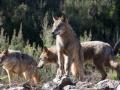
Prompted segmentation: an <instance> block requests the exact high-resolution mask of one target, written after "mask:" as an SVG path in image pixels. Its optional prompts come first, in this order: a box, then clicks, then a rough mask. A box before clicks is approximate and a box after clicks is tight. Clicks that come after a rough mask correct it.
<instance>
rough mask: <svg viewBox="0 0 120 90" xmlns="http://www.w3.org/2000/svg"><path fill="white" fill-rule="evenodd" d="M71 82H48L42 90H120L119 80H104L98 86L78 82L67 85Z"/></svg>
mask: <svg viewBox="0 0 120 90" xmlns="http://www.w3.org/2000/svg"><path fill="white" fill-rule="evenodd" d="M66 82H70V81H69V79H68V81H66V80H65V79H63V80H62V81H61V84H58V83H55V82H53V81H50V82H47V83H46V84H44V85H43V87H42V90H120V81H117V80H109V79H106V80H102V81H100V82H98V83H97V84H94V83H91V82H81V81H79V82H77V83H76V84H73V83H72V84H70V83H66Z"/></svg>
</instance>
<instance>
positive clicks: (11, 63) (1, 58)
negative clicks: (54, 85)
mask: <svg viewBox="0 0 120 90" xmlns="http://www.w3.org/2000/svg"><path fill="white" fill-rule="evenodd" d="M0 64H1V66H2V67H3V69H5V71H6V72H7V74H8V80H9V84H11V77H12V75H13V73H14V74H18V75H19V76H23V77H24V78H25V79H27V80H28V81H32V82H34V83H35V84H37V83H38V82H39V81H40V75H39V73H38V69H37V62H36V61H35V60H34V59H33V58H32V57H31V56H29V55H27V54H23V53H20V52H15V51H9V50H4V51H3V52H1V53H0Z"/></svg>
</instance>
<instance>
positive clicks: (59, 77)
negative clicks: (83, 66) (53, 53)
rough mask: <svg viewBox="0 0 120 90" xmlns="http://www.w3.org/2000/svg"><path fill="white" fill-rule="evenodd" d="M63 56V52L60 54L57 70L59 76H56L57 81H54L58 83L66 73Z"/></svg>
mask: <svg viewBox="0 0 120 90" xmlns="http://www.w3.org/2000/svg"><path fill="white" fill-rule="evenodd" d="M63 59H64V58H63V55H62V53H61V52H58V69H57V74H56V77H55V79H53V81H54V82H58V81H59V80H60V79H61V77H62V74H63V73H64V65H63V64H64V60H63Z"/></svg>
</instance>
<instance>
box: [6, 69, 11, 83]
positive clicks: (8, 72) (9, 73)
mask: <svg viewBox="0 0 120 90" xmlns="http://www.w3.org/2000/svg"><path fill="white" fill-rule="evenodd" d="M6 72H7V74H8V81H9V84H10V85H11V84H12V83H11V78H12V71H9V70H6Z"/></svg>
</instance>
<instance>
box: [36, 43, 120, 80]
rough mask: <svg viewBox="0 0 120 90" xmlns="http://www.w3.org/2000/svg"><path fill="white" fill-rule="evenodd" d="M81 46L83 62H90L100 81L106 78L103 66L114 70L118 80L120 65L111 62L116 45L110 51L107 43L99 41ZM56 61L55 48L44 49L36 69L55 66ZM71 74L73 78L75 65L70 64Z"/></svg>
mask: <svg viewBox="0 0 120 90" xmlns="http://www.w3.org/2000/svg"><path fill="white" fill-rule="evenodd" d="M81 45H82V47H83V51H84V62H85V61H87V60H92V61H93V63H94V65H95V66H96V68H97V69H98V70H99V72H100V73H101V75H102V78H101V79H105V78H106V76H107V74H106V72H105V70H104V67H105V66H107V67H109V68H112V69H114V70H116V71H117V74H118V78H119V77H120V64H119V63H117V62H115V61H113V57H114V52H116V53H115V54H117V52H118V48H117V47H118V44H116V45H115V47H114V49H112V47H111V46H110V45H109V44H108V43H105V42H101V41H88V42H83V43H81ZM57 60H58V59H57V49H56V46H52V47H50V48H47V47H44V49H43V52H42V54H41V56H40V61H39V64H38V67H43V66H44V65H46V64H51V63H55V64H57ZM92 61H91V62H92ZM57 66H58V64H57ZM71 72H72V75H73V76H74V74H76V73H75V72H76V70H75V63H72V65H71ZM119 79H120V78H119Z"/></svg>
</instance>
